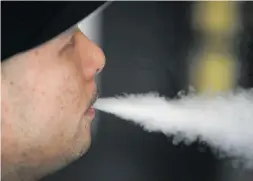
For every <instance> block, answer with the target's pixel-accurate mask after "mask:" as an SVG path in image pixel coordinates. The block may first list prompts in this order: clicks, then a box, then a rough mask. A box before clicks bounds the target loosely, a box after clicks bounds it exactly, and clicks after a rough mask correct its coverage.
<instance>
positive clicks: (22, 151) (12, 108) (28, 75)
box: [2, 31, 105, 180]
mask: <svg viewBox="0 0 253 181" xmlns="http://www.w3.org/2000/svg"><path fill="white" fill-rule="evenodd" d="M104 64H105V57H104V54H103V52H102V50H101V49H100V48H99V47H97V46H96V45H95V44H94V43H93V42H91V41H90V40H89V39H88V38H87V37H86V36H84V35H83V33H81V32H80V31H71V32H67V33H63V34H61V35H59V36H58V37H56V38H55V39H53V40H51V41H49V42H47V43H45V44H43V45H41V46H39V47H36V48H34V49H32V50H29V51H27V52H25V53H22V54H18V55H16V56H14V57H12V58H10V59H9V60H7V61H5V62H4V63H3V64H2V163H3V165H4V168H3V170H2V174H3V175H2V176H3V178H4V177H9V176H10V175H13V177H14V175H15V174H14V173H16V174H19V175H20V174H22V175H23V174H24V175H31V173H33V177H35V178H39V177H41V176H44V175H45V174H47V173H50V172H52V171H55V170H57V169H59V168H61V167H63V166H65V165H66V164H68V163H70V162H71V161H73V160H75V159H77V158H79V157H80V156H81V155H83V154H84V153H85V152H86V151H87V149H88V148H89V146H90V142H91V136H90V135H91V129H90V127H91V122H92V120H93V119H94V116H95V113H94V110H93V109H91V107H92V104H93V103H94V101H95V99H96V96H97V88H96V82H95V77H96V75H97V74H98V73H99V72H100V71H101V70H102V69H103V67H104ZM28 173H29V174H28ZM29 179H30V178H29V177H27V180H29Z"/></svg>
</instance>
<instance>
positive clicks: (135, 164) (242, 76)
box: [43, 1, 253, 181]
mask: <svg viewBox="0 0 253 181" xmlns="http://www.w3.org/2000/svg"><path fill="white" fill-rule="evenodd" d="M252 17H253V3H252V2H232V1H231V2H197V1H196V2H172V1H171V2H151V1H150V2H131V1H129V2H112V3H110V4H109V5H108V6H107V7H106V8H104V9H102V10H101V9H100V10H99V11H98V12H96V13H93V14H91V16H89V17H88V18H86V19H85V20H83V21H82V22H80V23H79V27H80V29H81V30H82V31H83V32H84V33H85V34H87V36H88V37H89V38H90V39H92V40H94V41H95V42H96V43H97V44H99V45H100V46H101V47H102V49H103V50H104V52H105V55H106V58H107V64H106V67H105V69H104V71H103V72H102V73H101V74H100V76H99V77H98V84H99V87H100V91H101V97H108V96H115V95H120V94H122V93H123V92H126V93H145V92H149V91H157V92H159V93H160V94H162V95H165V96H167V97H175V96H176V95H177V92H178V91H180V90H187V89H188V87H189V85H194V86H195V87H196V89H197V91H198V92H200V93H201V92H204V91H207V90H208V91H210V90H211V91H212V92H217V91H227V90H229V89H233V88H234V87H235V86H238V85H239V86H242V87H245V88H249V87H253V77H252V74H253V60H252V59H253V19H252ZM92 136H93V142H92V146H91V148H90V150H89V152H88V153H87V154H86V155H85V156H83V157H82V158H80V159H79V160H77V161H76V162H74V163H73V164H71V165H69V166H68V167H66V168H64V169H63V170H60V171H59V172H57V173H55V174H53V175H50V176H49V177H47V178H45V179H43V180H45V181H58V180H59V181H65V180H66V181H67V180H75V181H81V180H82V181H83V180H85V181H119V180H120V181H165V180H166V181H168V180H171V181H174V180H175V181H190V180H192V181H252V180H253V171H250V170H244V169H243V168H240V167H239V168H233V167H232V165H231V161H230V160H229V159H217V158H216V157H215V154H213V152H212V151H211V150H210V148H209V147H208V145H205V144H203V143H197V142H196V143H194V144H192V145H190V146H186V145H183V144H179V145H173V143H172V139H171V138H170V137H166V136H165V135H163V134H159V133H148V132H145V131H143V130H142V128H141V127H139V126H136V125H134V124H132V123H130V122H126V121H124V120H120V119H119V118H116V117H114V116H112V115H109V114H105V113H101V112H98V116H97V118H96V120H95V121H94V122H93V130H92Z"/></svg>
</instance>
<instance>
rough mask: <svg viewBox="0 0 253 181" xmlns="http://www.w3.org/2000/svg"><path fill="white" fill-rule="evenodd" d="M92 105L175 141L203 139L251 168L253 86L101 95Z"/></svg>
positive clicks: (252, 160) (252, 154) (252, 158)
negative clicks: (175, 94)
mask: <svg viewBox="0 0 253 181" xmlns="http://www.w3.org/2000/svg"><path fill="white" fill-rule="evenodd" d="M94 107H95V108H96V109H98V110H101V111H105V112H107V113H111V114H114V115H116V116H118V117H120V118H122V119H125V120H131V121H133V122H135V123H137V124H139V125H141V126H143V127H144V129H145V130H147V131H157V132H163V133H164V134H166V135H174V136H175V137H174V138H175V139H176V140H178V139H180V141H187V142H193V141H196V140H197V139H198V140H201V141H204V142H206V143H208V144H209V145H210V146H212V147H213V148H216V149H218V150H219V151H221V152H223V153H225V154H226V155H227V156H229V157H235V158H237V159H239V160H243V162H244V163H247V166H250V167H251V168H253V89H251V90H240V91H236V92H231V93H228V94H219V95H216V96H211V95H195V94H193V93H191V94H189V95H186V96H181V98H180V99H171V100H169V99H166V98H164V97H160V96H159V95H158V94H155V93H149V94H136V95H134V94H130V95H125V96H121V97H120V96H119V97H112V98H100V99H98V100H97V102H96V103H95V105H94ZM245 165H246V164H245Z"/></svg>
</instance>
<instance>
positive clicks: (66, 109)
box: [28, 64, 89, 143]
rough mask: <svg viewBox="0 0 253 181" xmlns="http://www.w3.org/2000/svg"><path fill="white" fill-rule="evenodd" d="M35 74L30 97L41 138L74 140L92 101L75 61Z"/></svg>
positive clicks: (53, 66)
mask: <svg viewBox="0 0 253 181" xmlns="http://www.w3.org/2000/svg"><path fill="white" fill-rule="evenodd" d="M33 77H35V78H36V79H35V80H33V81H31V82H32V84H31V86H30V90H31V92H32V93H31V94H30V95H28V96H30V101H31V106H32V109H31V110H33V111H32V113H31V114H32V115H33V116H32V117H34V119H33V122H34V125H35V128H38V129H39V132H38V134H44V137H43V138H42V137H41V139H45V140H47V141H49V140H50V139H52V138H55V139H56V140H55V142H56V143H57V141H59V142H62V141H63V140H67V139H71V137H72V136H73V135H74V134H75V132H76V131H77V129H78V125H79V121H80V119H81V117H82V115H83V112H84V111H85V109H86V108H87V106H88V102H89V101H88V97H87V94H86V86H85V80H84V79H83V77H82V74H81V73H80V71H79V70H78V69H77V68H76V66H74V65H72V64H65V65H59V64H57V65H51V66H50V68H48V67H47V68H45V69H44V70H42V71H37V72H36V74H35V75H34V76H33ZM38 136H40V135H38ZM58 139H59V140H58Z"/></svg>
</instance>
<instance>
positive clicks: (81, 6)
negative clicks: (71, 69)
mask: <svg viewBox="0 0 253 181" xmlns="http://www.w3.org/2000/svg"><path fill="white" fill-rule="evenodd" d="M104 3H105V2H104V1H80V2H79V1H63V2H56V1H55V2H54V1H51V2H50V1H43V2H42V1H27V2H24V1H23V2H22V1H20V2H18V1H16V2H14V1H3V2H1V19H2V20H1V28H2V29H1V41H2V42H1V44H2V45H1V47H2V48H1V49H2V50H1V61H2V60H4V59H6V58H8V57H10V56H12V55H14V54H16V53H19V52H22V51H25V50H28V49H30V48H33V47H35V46H37V45H39V44H41V43H43V42H45V41H47V40H50V39H51V38H53V37H55V36H56V35H58V34H60V33H62V32H63V31H65V30H67V29H68V28H70V27H71V26H73V25H74V24H76V23H78V22H79V21H80V20H82V19H83V18H85V17H86V16H87V15H88V14H90V13H91V12H93V11H94V10H96V9H97V8H98V7H100V6H101V5H103V4H104Z"/></svg>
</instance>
